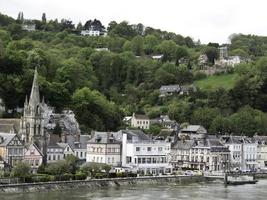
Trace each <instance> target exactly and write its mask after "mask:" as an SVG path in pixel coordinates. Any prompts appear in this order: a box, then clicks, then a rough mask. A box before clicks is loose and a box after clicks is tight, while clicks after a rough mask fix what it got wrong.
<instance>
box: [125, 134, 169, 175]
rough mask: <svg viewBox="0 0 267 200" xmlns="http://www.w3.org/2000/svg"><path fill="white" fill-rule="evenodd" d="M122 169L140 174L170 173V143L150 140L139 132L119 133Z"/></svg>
mask: <svg viewBox="0 0 267 200" xmlns="http://www.w3.org/2000/svg"><path fill="white" fill-rule="evenodd" d="M121 133H122V167H128V168H131V169H132V170H134V171H139V173H140V174H160V173H170V172H171V171H172V166H171V165H170V164H169V156H170V151H171V143H169V142H165V141H155V140H152V139H150V138H149V137H148V136H147V135H145V134H144V133H143V132H142V131H140V130H135V131H129V130H126V131H121Z"/></svg>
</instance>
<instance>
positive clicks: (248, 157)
mask: <svg viewBox="0 0 267 200" xmlns="http://www.w3.org/2000/svg"><path fill="white" fill-rule="evenodd" d="M242 142H243V155H242V158H243V159H242V163H241V169H243V170H256V169H258V162H257V151H258V144H257V142H256V141H255V140H253V139H250V138H243V141H242Z"/></svg>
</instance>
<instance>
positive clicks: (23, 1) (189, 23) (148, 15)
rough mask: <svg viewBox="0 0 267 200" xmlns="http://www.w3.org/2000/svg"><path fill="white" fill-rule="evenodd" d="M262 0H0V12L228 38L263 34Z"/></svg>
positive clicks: (266, 30) (212, 39)
mask: <svg viewBox="0 0 267 200" xmlns="http://www.w3.org/2000/svg"><path fill="white" fill-rule="evenodd" d="M266 6H267V1H265V0H253V1H251V0H221V1H218V0H0V12H2V13H4V14H7V15H10V16H12V17H14V18H16V17H17V15H18V12H19V11H23V13H24V18H36V19H40V18H41V15H42V13H43V12H45V13H46V16H47V18H48V19H55V18H58V19H62V18H66V19H72V20H73V21H74V22H75V23H78V22H79V21H81V22H82V23H84V22H85V21H86V20H88V19H94V18H97V19H99V20H101V21H102V23H103V24H104V25H105V26H107V24H108V23H109V22H110V21H112V20H115V21H117V22H120V21H123V20H126V21H128V22H129V23H131V24H134V23H139V22H140V23H142V24H144V25H145V26H151V27H154V28H160V29H162V30H167V31H172V32H175V33H179V34H181V35H184V36H191V37H192V38H194V40H197V39H200V40H201V42H202V43H207V42H219V43H225V42H227V39H228V36H229V35H231V34H232V33H244V34H257V35H267V28H266V19H267V12H266V8H267V7H266Z"/></svg>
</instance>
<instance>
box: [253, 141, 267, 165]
mask: <svg viewBox="0 0 267 200" xmlns="http://www.w3.org/2000/svg"><path fill="white" fill-rule="evenodd" d="M253 139H255V140H256V142H257V143H258V148H257V162H258V168H260V169H261V170H267V136H254V137H253Z"/></svg>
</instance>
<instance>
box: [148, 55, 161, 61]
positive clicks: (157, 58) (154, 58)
mask: <svg viewBox="0 0 267 200" xmlns="http://www.w3.org/2000/svg"><path fill="white" fill-rule="evenodd" d="M151 58H152V59H153V60H161V59H162V58H163V54H159V55H152V56H151Z"/></svg>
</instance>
